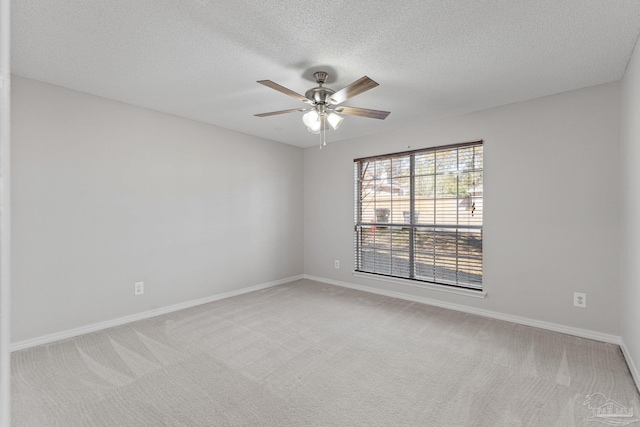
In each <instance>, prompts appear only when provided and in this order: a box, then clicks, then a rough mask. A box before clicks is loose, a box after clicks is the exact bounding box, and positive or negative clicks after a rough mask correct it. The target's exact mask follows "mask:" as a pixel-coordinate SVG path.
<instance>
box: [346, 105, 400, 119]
mask: <svg viewBox="0 0 640 427" xmlns="http://www.w3.org/2000/svg"><path fill="white" fill-rule="evenodd" d="M334 111H335V112H336V113H339V114H350V115H352V116H360V117H368V118H370V119H380V120H384V119H386V118H387V116H388V115H389V114H391V112H390V111H380V110H370V109H368V108H358V107H347V106H341V107H338V108H336V109H335V110H334Z"/></svg>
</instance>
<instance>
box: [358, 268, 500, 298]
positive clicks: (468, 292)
mask: <svg viewBox="0 0 640 427" xmlns="http://www.w3.org/2000/svg"><path fill="white" fill-rule="evenodd" d="M352 274H353V277H360V278H362V279H372V280H378V281H381V282H387V283H397V284H399V285H404V286H411V287H414V288H420V289H428V290H430V291H438V292H446V293H449V294H456V295H464V296H468V297H473V298H486V296H487V293H486V292H484V291H476V290H473V289H462V288H454V287H451V286H447V285H437V284H435V283H428V282H417V281H415V280H410V279H400V278H397V277H388V276H380V275H378V274H370V273H362V272H360V271H354V272H353V273H352Z"/></svg>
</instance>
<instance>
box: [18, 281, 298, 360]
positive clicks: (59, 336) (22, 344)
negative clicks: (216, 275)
mask: <svg viewBox="0 0 640 427" xmlns="http://www.w3.org/2000/svg"><path fill="white" fill-rule="evenodd" d="M303 277H304V276H303V275H298V276H291V277H287V278H284V279H280V280H276V281H273V282H268V283H262V284H260V285H255V286H249V287H247V288H242V289H238V290H236V291H230V292H224V293H222V294H217V295H213V296H209V297H205V298H200V299H197V300H192V301H186V302H182V303H179V304H174V305H170V306H168V307H161V308H156V309H153V310H149V311H144V312H142V313H137V314H132V315H130V316H124V317H119V318H117V319H113V320H107V321H106V322H100V323H94V324H92V325H87V326H81V327H79V328H74V329H69V330H66V331H62V332H56V333H53V334H49V335H44V336H41V337H36V338H31V339H28V340H24V341H18V342H15V343H13V344H12V345H11V351H18V350H24V349H26V348H30V347H35V346H38V345H42V344H49V343H52V342H55V341H59V340H63V339H67V338H71V337H75V336H78V335H84V334H88V333H90V332H96V331H101V330H103V329H107V328H112V327H114V326H119V325H124V324H126V323H131V322H137V321H138V320H144V319H149V318H151V317H156V316H160V315H162V314H167V313H172V312H174V311H178V310H184V309H185V308H191V307H195V306H197V305H202V304H207V303H210V302H214V301H219V300H221V299H225V298H231V297H235V296H238V295H242V294H246V293H249V292H254V291H259V290H261V289H266V288H271V287H273V286H278V285H283V284H285V283H290V282H295V281H296V280H300V279H302V278H303Z"/></svg>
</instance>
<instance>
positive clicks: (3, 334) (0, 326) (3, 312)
mask: <svg viewBox="0 0 640 427" xmlns="http://www.w3.org/2000/svg"><path fill="white" fill-rule="evenodd" d="M10 6H11V1H10V0H0V21H1V22H0V29H1V30H0V426H3V427H4V426H6V427H9V426H10V425H11V130H10V126H11V99H10V98H11V54H10V50H11V41H10V39H11V7H10Z"/></svg>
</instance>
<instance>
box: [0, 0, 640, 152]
mask: <svg viewBox="0 0 640 427" xmlns="http://www.w3.org/2000/svg"><path fill="white" fill-rule="evenodd" d="M11 7H12V68H13V72H14V73H15V74H17V75H20V76H23V77H28V78H32V79H36V80H41V81H44V82H48V83H52V84H56V85H60V86H64V87H67V88H71V89H75V90H79V91H82V92H87V93H90V94H94V95H99V96H103V97H106V98H111V99H115V100H119V101H122V102H126V103H129V104H134V105H138V106H142V107H146V108H150V109H153V110H158V111H162V112H166V113H170V114H175V115H178V116H182V117H187V118H191V119H194V120H198V121H202V122H205V123H210V124H213V125H217V126H221V127H224V128H228V129H233V130H236V131H240V132H244V133H247V134H251V135H256V136H259V137H262V138H267V139H272V140H275V141H281V142H284V143H287V144H292V145H297V146H300V147H309V146H313V145H316V144H317V143H318V136H317V135H312V134H310V133H308V132H307V131H306V128H305V127H304V126H303V124H302V121H301V113H292V114H286V115H280V116H271V117H263V118H259V117H254V116H253V114H256V113H263V112H268V111H274V110H284V109H289V108H298V107H304V106H305V104H303V103H301V102H298V101H296V100H295V99H293V98H290V97H288V96H286V95H283V94H281V93H279V92H277V91H275V90H273V89H270V88H267V87H264V86H261V85H259V84H257V83H256V80H264V79H266V80H272V81H274V82H276V83H279V84H281V85H283V86H286V87H288V88H289V89H292V90H294V91H296V92H299V93H302V94H304V92H305V91H306V90H307V89H309V88H311V87H313V86H315V82H314V81H313V77H312V74H313V72H314V71H318V70H325V71H328V72H329V73H330V76H329V79H328V82H327V84H326V86H328V87H330V88H332V89H334V90H336V91H337V90H338V89H340V88H342V87H344V86H346V85H347V84H349V83H351V82H353V81H354V80H356V79H358V78H360V77H362V76H363V75H367V76H369V77H371V78H372V79H373V80H375V81H377V82H378V83H379V84H380V86H378V87H377V88H374V89H372V90H370V91H368V92H365V93H363V94H361V95H358V96H357V97H354V98H352V99H350V100H348V101H346V102H345V103H344V105H349V106H356V107H363V108H373V109H379V110H387V111H391V115H389V117H388V118H387V119H386V120H384V121H382V120H376V119H368V118H362V117H355V116H345V121H344V123H343V124H342V127H341V128H340V129H339V130H337V131H330V132H328V133H327V141H328V142H331V141H339V140H344V139H348V138H353V137H357V136H363V135H367V134H372V133H378V132H383V131H385V130H389V129H394V128H398V127H404V126H407V125H410V124H413V123H416V122H419V121H425V120H433V119H437V118H442V117H449V116H454V115H459V114H463V113H466V112H470V111H475V110H481V109H486V108H490V107H494V106H498V105H503V104H508V103H512V102H516V101H521V100H526V99H532V98H537V97H540V96H545V95H549V94H554V93H558V92H563V91H566V90H571V89H577V88H581V87H586V86H592V85H597V84H600V83H605V82H611V81H615V80H619V79H620V78H621V77H622V76H623V74H624V71H625V68H626V66H627V62H628V59H629V56H630V54H631V51H632V49H633V46H634V45H635V43H636V40H637V39H638V34H639V33H640V1H638V0H535V1H531V0H449V1H437V0H406V1H404V0H402V1H401V0H398V1H388V0H384V1H379V0H368V1H363V0H325V1H307V2H300V1H295V0H261V1H252V2H249V1H229V0H227V1H221V0H220V1H216V0H56V1H43V0H20V1H14V2H12V6H11Z"/></svg>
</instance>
